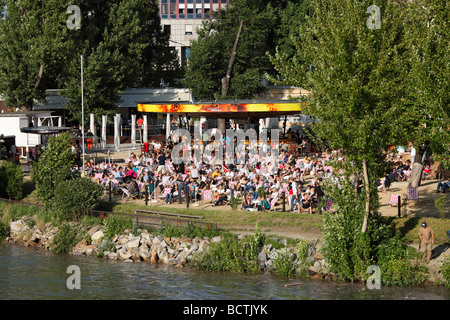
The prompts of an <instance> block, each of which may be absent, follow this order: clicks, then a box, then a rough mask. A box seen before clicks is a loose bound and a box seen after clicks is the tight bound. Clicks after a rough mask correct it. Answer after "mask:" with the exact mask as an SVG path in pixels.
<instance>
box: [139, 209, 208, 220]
mask: <svg viewBox="0 0 450 320" xmlns="http://www.w3.org/2000/svg"><path fill="white" fill-rule="evenodd" d="M139 212H140V213H147V214H154V215H160V216H163V217H177V218H187V219H198V220H199V219H205V217H202V216H191V215H188V214H181V213H170V212H158V211H150V210H134V213H135V214H138V213H139Z"/></svg>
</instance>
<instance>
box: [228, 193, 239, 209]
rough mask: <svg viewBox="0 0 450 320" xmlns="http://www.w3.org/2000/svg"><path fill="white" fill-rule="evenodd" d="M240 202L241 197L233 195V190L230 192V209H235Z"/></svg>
mask: <svg viewBox="0 0 450 320" xmlns="http://www.w3.org/2000/svg"><path fill="white" fill-rule="evenodd" d="M240 202H241V197H240V196H238V197H235V196H234V192H231V198H230V207H231V209H232V210H236V209H237V208H238V206H239V203H240Z"/></svg>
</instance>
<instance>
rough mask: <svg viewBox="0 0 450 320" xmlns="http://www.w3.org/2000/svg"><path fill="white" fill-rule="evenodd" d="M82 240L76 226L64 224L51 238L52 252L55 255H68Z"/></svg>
mask: <svg viewBox="0 0 450 320" xmlns="http://www.w3.org/2000/svg"><path fill="white" fill-rule="evenodd" d="M81 239H82V236H81V234H80V230H79V228H78V226H76V225H73V224H69V223H64V224H62V225H60V226H59V230H58V233H57V234H56V235H55V237H54V238H53V242H52V245H53V248H52V251H53V252H55V253H58V254H59V253H68V252H70V251H71V250H72V248H73V247H74V246H75V245H76V244H77V243H78V242H79V241H80V240H81Z"/></svg>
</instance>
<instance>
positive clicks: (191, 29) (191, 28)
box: [185, 24, 194, 34]
mask: <svg viewBox="0 0 450 320" xmlns="http://www.w3.org/2000/svg"><path fill="white" fill-rule="evenodd" d="M185 27H186V29H185V34H192V32H193V30H194V27H193V26H192V24H187V25H186V26H185Z"/></svg>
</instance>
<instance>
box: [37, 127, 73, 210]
mask: <svg viewBox="0 0 450 320" xmlns="http://www.w3.org/2000/svg"><path fill="white" fill-rule="evenodd" d="M74 163H75V156H74V155H73V153H72V137H71V136H70V134H69V133H62V134H60V135H58V136H56V137H51V138H50V140H49V142H48V144H47V146H46V147H45V149H44V151H43V153H42V155H41V157H40V159H39V161H38V162H35V163H33V167H32V171H31V176H32V179H33V181H34V182H35V184H36V191H37V195H38V196H39V197H40V198H41V199H42V200H43V201H44V203H45V204H46V205H49V204H50V201H51V200H52V198H53V196H54V194H55V189H56V187H57V185H59V184H60V183H62V182H66V181H67V180H69V179H71V178H72V177H73V174H72V171H71V167H72V166H73V165H74Z"/></svg>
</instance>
